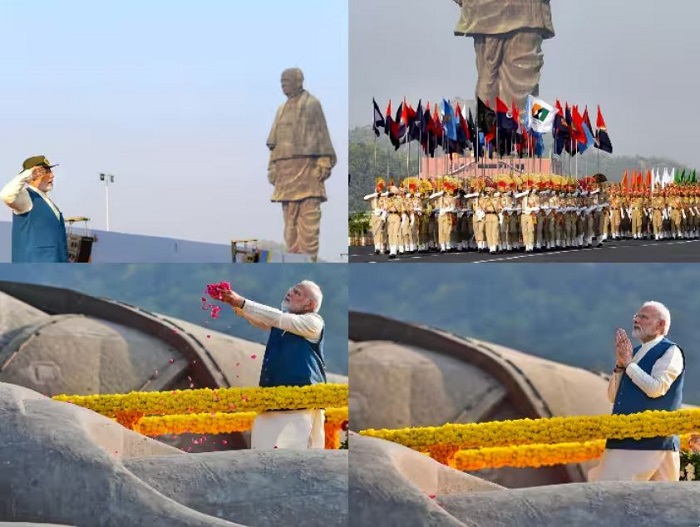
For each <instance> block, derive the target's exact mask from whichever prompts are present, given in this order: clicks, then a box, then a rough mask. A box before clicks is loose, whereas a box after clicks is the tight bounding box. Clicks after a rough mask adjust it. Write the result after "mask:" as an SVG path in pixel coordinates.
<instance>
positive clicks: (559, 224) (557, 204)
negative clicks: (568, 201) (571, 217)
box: [549, 195, 565, 247]
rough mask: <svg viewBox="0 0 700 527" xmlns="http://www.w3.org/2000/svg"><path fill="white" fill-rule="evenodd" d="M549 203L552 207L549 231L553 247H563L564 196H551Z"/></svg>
mask: <svg viewBox="0 0 700 527" xmlns="http://www.w3.org/2000/svg"><path fill="white" fill-rule="evenodd" d="M549 205H550V206H551V207H552V209H553V210H552V223H551V227H550V233H551V235H552V238H553V239H554V245H555V247H563V246H564V232H565V230H564V222H565V215H564V212H563V210H562V209H563V208H564V198H563V197H562V196H556V195H555V196H552V198H551V199H550V200H549Z"/></svg>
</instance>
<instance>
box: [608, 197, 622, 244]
mask: <svg viewBox="0 0 700 527" xmlns="http://www.w3.org/2000/svg"><path fill="white" fill-rule="evenodd" d="M622 206H623V202H622V199H621V198H620V197H619V196H613V197H612V198H610V212H611V214H610V232H611V234H612V239H613V240H615V239H617V238H619V237H620V223H621V222H622Z"/></svg>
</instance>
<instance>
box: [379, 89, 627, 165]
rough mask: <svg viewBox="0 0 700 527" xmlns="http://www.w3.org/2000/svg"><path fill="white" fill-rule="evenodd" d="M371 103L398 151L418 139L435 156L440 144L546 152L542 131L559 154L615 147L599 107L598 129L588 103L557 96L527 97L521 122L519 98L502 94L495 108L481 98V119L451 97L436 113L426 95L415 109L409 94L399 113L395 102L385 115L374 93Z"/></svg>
mask: <svg viewBox="0 0 700 527" xmlns="http://www.w3.org/2000/svg"><path fill="white" fill-rule="evenodd" d="M372 103H373V106H374V119H373V124H372V128H373V130H374V133H375V135H376V136H377V137H379V136H380V135H381V130H382V129H383V131H384V133H385V134H386V135H387V136H389V140H390V141H391V143H392V145H394V149H395V150H398V149H399V148H400V146H401V145H402V144H408V143H410V142H411V141H418V142H419V143H420V145H421V147H422V149H423V152H425V154H426V155H429V156H430V157H435V151H436V149H437V147H438V146H439V147H441V148H442V150H443V152H445V153H447V154H452V153H457V154H460V155H464V153H465V151H466V150H467V149H469V150H475V152H476V154H477V155H478V156H479V157H483V156H485V155H486V154H488V155H489V157H493V153H494V152H497V153H498V154H499V155H501V156H510V155H514V154H517V155H518V156H519V157H521V158H522V157H524V156H528V157H533V156H537V157H542V155H543V154H544V141H543V139H542V136H543V134H545V133H549V132H551V133H552V136H553V138H554V153H555V154H557V155H561V154H562V152H564V151H566V152H567V153H568V154H569V155H571V156H575V155H577V154H582V153H583V152H585V151H586V150H587V149H588V148H590V147H591V146H593V147H595V148H598V149H600V150H603V151H605V152H608V153H610V154H612V151H613V147H612V143H611V142H610V137H609V135H608V132H607V127H606V125H605V119H604V118H603V114H602V112H601V111H600V106H598V114H597V116H596V128H595V130H594V128H593V126H592V125H591V121H590V118H589V116H588V107H587V106H586V107H585V109H584V111H583V113H581V112H580V109H579V108H578V106H576V105H573V106H571V107H570V106H569V103H568V102H566V104H565V106H564V107H562V106H561V103H560V102H559V100H558V99H557V101H556V103H555V105H551V104H549V103H547V102H546V101H544V100H542V99H539V98H537V97H533V96H531V95H530V96H528V98H527V105H526V108H525V109H524V111H523V114H524V115H523V117H524V119H523V120H522V121H521V119H520V116H521V113H520V111H519V109H518V108H517V106H516V105H515V101H513V103H512V105H511V107H508V105H507V104H506V103H505V102H503V101H502V100H501V99H500V98H499V97H497V98H496V109H495V110H494V109H492V108H491V106H490V105H489V101H486V102H483V101H482V100H481V99H480V98H477V109H476V112H477V115H476V120H475V119H474V117H473V116H472V111H471V108H469V109H467V108H461V107H460V105H459V103H457V104H456V106H455V107H454V108H453V107H452V104H451V102H450V101H447V100H445V99H443V100H442V103H440V104H438V103H436V104H435V105H434V106H433V111H432V113H431V111H430V103H429V102H428V103H427V104H426V107H425V109H424V108H423V104H422V100H421V101H418V106H417V107H416V109H415V110H414V109H413V107H412V106H411V105H410V104H409V103H408V102H406V99H405V98H404V100H403V102H401V103H400V104H399V107H398V109H397V110H396V114H395V115H394V114H393V113H392V107H391V101H389V104H388V105H387V108H386V112H385V113H384V114H382V112H381V110H380V108H379V106H378V104H377V101H376V100H375V99H374V98H373V99H372ZM438 108H439V110H438Z"/></svg>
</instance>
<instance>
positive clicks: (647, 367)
mask: <svg viewBox="0 0 700 527" xmlns="http://www.w3.org/2000/svg"><path fill="white" fill-rule="evenodd" d="M671 346H676V344H675V343H674V342H671V341H670V340H668V339H667V338H665V337H664V338H663V339H662V340H661V341H660V342H659V343H658V344H656V346H654V347H653V348H651V349H650V350H649V351H647V353H646V355H644V357H643V358H642V360H640V361H639V362H638V363H637V364H638V366H639V367H640V368H641V369H642V370H644V371H645V372H646V373H648V374H651V370H652V369H653V367H654V364H655V363H656V361H657V360H659V359H660V358H661V357H662V356H663V354H664V353H666V351H667V350H668V348H670V347H671ZM640 348H641V346H637V347H636V348H635V349H634V351H633V355H636V354H637V352H638V351H639V350H640ZM679 349H680V348H679ZM681 354H683V350H681ZM684 378H685V355H683V371H682V372H681V374H680V375H679V376H678V377H676V380H675V381H673V383H672V384H671V386H670V387H669V389H668V391H667V392H666V394H665V395H662V396H661V397H656V398H652V397H649V396H648V395H647V394H645V393H644V392H643V391H642V390H641V389H639V388H638V387H637V385H636V384H634V382H632V379H630V377H629V375H627V374H624V373H623V374H622V376H621V380H620V385H619V386H618V388H617V395H616V397H615V405H614V406H613V414H633V413H637V412H644V411H646V410H666V411H673V410H678V409H680V408H681V405H682V403H683V382H684ZM605 448H611V449H624V450H673V451H676V452H678V451H679V450H680V438H679V437H678V436H668V437H664V436H659V437H648V438H642V439H638V440H637V439H608V440H607V442H606V445H605Z"/></svg>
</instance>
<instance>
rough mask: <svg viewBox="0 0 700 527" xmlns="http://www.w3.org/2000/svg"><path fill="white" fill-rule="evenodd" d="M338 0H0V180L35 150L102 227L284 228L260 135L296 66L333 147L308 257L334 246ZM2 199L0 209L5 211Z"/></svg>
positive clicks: (341, 41)
mask: <svg viewBox="0 0 700 527" xmlns="http://www.w3.org/2000/svg"><path fill="white" fill-rule="evenodd" d="M347 16H348V15H347V2H346V1H345V0H333V1H331V2H329V1H324V0H298V1H295V2H280V1H276V2H273V3H272V4H271V3H270V2H242V1H235V2H231V1H224V0H219V1H215V0H202V1H199V2H191V1H181V0H170V1H167V2H166V1H164V0H150V1H148V2H137V1H134V0H131V1H122V2H110V3H106V2H88V1H85V0H72V1H70V2H66V1H58V0H44V1H41V2H37V1H33V2H27V1H20V0H3V2H2V3H1V5H0V49H2V50H3V61H2V67H1V68H0V101H2V103H1V104H0V123H1V126H0V153H1V154H2V155H0V175H2V176H0V179H2V181H3V183H2V184H4V182H5V181H7V180H9V179H10V178H12V177H13V176H15V175H16V174H17V173H18V172H19V171H20V169H21V163H22V161H23V160H24V159H25V158H27V157H29V156H31V155H36V154H45V155H46V156H47V157H48V158H49V160H50V161H51V162H52V163H60V165H61V166H60V167H58V168H57V169H56V175H57V179H56V187H55V190H54V194H53V197H54V199H55V201H56V202H57V203H58V205H59V206H60V207H61V209H62V210H63V212H64V214H65V215H66V216H78V215H80V216H88V217H89V218H91V220H92V221H91V224H90V225H91V226H92V227H94V228H98V229H102V228H104V227H105V224H106V220H105V188H104V184H103V183H101V182H100V181H99V173H100V172H108V173H112V174H115V175H116V182H115V183H114V185H111V186H110V190H109V192H110V209H111V211H110V224H111V225H110V226H111V230H113V231H120V232H129V233H139V234H148V235H158V236H173V237H181V238H184V239H190V240H199V241H208V242H218V243H223V244H228V243H229V242H230V240H231V239H234V238H259V239H271V240H274V241H278V242H282V241H283V221H282V211H281V205H280V204H272V203H270V201H269V198H270V196H271V194H272V186H271V185H270V184H269V183H268V181H267V163H268V150H267V147H266V146H265V142H266V139H267V136H268V133H269V130H270V126H271V124H272V121H273V119H274V116H275V111H276V109H277V107H278V106H279V105H280V104H281V103H282V102H284V95H283V94H282V91H281V89H280V74H281V72H282V70H284V69H285V68H288V67H300V68H302V70H303V71H304V74H305V77H306V81H305V86H306V88H307V89H308V90H309V91H310V92H311V93H312V94H313V95H315V96H317V97H318V98H319V99H320V101H321V104H322V105H323V109H324V113H325V115H326V120H327V122H328V124H329V128H330V132H331V139H332V141H333V145H334V147H335V150H336V152H337V154H338V164H337V165H336V167H335V169H334V171H333V173H332V175H331V179H330V180H328V182H327V191H328V195H329V201H328V202H327V204H325V205H323V209H322V214H323V219H322V225H321V250H320V257H321V258H323V259H326V260H335V261H338V260H339V259H340V254H341V253H346V252H347V215H346V211H347V129H348V106H347V100H348V63H347V57H348V48H347V42H348V37H347V28H348V23H347ZM10 219H11V213H10V211H9V209H7V207H2V208H1V210H0V220H10Z"/></svg>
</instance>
